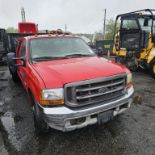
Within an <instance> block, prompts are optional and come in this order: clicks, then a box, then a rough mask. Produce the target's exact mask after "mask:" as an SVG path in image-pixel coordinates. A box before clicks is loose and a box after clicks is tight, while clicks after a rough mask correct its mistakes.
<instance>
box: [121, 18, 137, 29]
mask: <svg viewBox="0 0 155 155" xmlns="http://www.w3.org/2000/svg"><path fill="white" fill-rule="evenodd" d="M122 28H123V29H138V28H139V27H138V24H137V21H136V20H135V19H124V20H123V21H122Z"/></svg>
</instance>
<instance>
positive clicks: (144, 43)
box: [113, 9, 155, 77]
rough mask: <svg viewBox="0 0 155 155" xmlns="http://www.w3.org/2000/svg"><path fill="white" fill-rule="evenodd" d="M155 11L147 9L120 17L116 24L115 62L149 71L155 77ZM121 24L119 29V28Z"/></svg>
mask: <svg viewBox="0 0 155 155" xmlns="http://www.w3.org/2000/svg"><path fill="white" fill-rule="evenodd" d="M154 12H155V10H153V9H145V10H138V11H134V12H130V13H125V14H121V15H118V16H117V17H116V22H115V30H114V44H113V53H114V54H115V55H116V58H115V61H116V62H118V63H122V64H124V65H126V66H127V67H128V68H129V69H130V70H132V71H136V70H137V69H138V68H139V67H140V68H143V69H147V70H149V71H150V73H151V74H152V75H153V77H155V15H154ZM118 23H119V27H118Z"/></svg>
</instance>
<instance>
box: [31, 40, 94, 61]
mask: <svg viewBox="0 0 155 155" xmlns="http://www.w3.org/2000/svg"><path fill="white" fill-rule="evenodd" d="M30 50H31V59H32V60H37V59H38V60H39V59H40V60H41V59H50V58H51V59H52V58H53V59H56V58H65V57H71V56H74V57H80V56H92V55H95V54H94V52H93V51H92V50H91V48H90V47H89V46H88V45H87V44H86V43H85V42H84V41H83V40H82V39H80V38H73V37H72V38H71V37H70V38H67V37H61V38H60V37H57V38H36V39H31V41H30Z"/></svg>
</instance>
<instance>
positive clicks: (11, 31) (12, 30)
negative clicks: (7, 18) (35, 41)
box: [6, 27, 18, 33]
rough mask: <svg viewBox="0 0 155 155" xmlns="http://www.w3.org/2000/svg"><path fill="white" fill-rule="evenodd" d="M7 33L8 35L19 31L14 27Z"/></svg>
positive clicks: (7, 30)
mask: <svg viewBox="0 0 155 155" xmlns="http://www.w3.org/2000/svg"><path fill="white" fill-rule="evenodd" d="M6 32H7V33H17V32H18V30H17V29H16V28H14V27H8V28H7V29H6Z"/></svg>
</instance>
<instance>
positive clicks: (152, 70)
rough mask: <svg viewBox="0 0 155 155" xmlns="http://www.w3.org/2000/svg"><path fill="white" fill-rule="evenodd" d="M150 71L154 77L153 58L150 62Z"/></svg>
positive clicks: (154, 60)
mask: <svg viewBox="0 0 155 155" xmlns="http://www.w3.org/2000/svg"><path fill="white" fill-rule="evenodd" d="M149 69H150V73H151V75H152V76H153V77H154V78H155V58H154V59H153V60H152V61H151V63H150V68H149Z"/></svg>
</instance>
